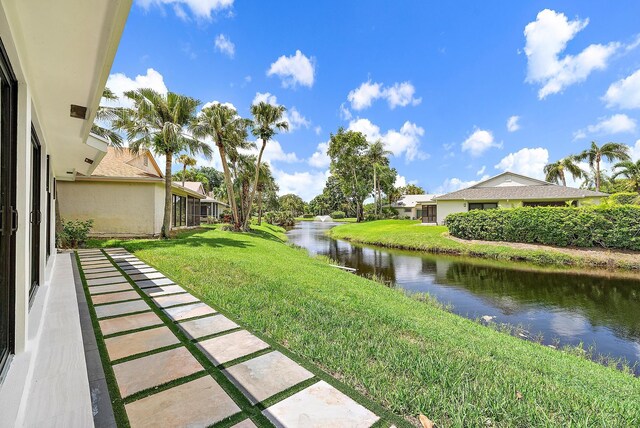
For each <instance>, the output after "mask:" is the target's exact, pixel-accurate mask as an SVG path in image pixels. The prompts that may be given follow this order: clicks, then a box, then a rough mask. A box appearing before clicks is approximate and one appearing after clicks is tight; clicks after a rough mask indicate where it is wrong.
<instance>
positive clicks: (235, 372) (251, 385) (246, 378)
mask: <svg viewBox="0 0 640 428" xmlns="http://www.w3.org/2000/svg"><path fill="white" fill-rule="evenodd" d="M222 372H223V373H224V374H225V376H227V377H228V378H229V380H230V381H231V382H233V383H234V384H235V385H236V386H237V387H238V389H240V391H242V393H243V394H244V395H245V396H246V397H247V398H248V399H249V401H251V404H256V403H260V402H262V401H264V400H266V399H267V398H269V397H271V396H274V395H276V394H277V393H279V392H282V391H284V390H285V389H289V388H291V387H292V386H295V385H297V384H299V383H300V382H303V381H305V380H307V379H311V378H312V377H313V373H311V372H310V371H309V370H307V369H305V368H304V367H302V366H300V365H299V364H298V363H296V362H295V361H293V360H291V359H289V358H287V357H285V356H284V355H282V354H281V353H280V352H278V351H275V352H270V353H268V354H264V355H260V356H259V357H256V358H252V359H250V360H248V361H245V362H243V363H239V364H236V365H234V366H232V367H229V368H228V369H225V370H223V371H222Z"/></svg>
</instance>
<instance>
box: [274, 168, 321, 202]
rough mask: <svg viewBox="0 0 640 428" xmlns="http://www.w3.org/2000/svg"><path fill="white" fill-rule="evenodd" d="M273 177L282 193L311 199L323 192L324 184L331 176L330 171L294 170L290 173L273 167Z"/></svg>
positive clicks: (307, 199) (306, 199)
mask: <svg viewBox="0 0 640 428" xmlns="http://www.w3.org/2000/svg"><path fill="white" fill-rule="evenodd" d="M272 171H273V177H274V178H275V180H276V183H278V187H280V191H279V192H278V193H279V194H280V195H286V194H287V193H293V194H296V195H298V196H300V197H301V198H302V199H303V200H305V201H307V202H308V201H310V200H311V199H313V198H314V197H315V196H317V195H319V194H320V193H322V189H324V185H325V183H326V182H327V178H329V171H328V170H327V171H318V172H309V171H305V172H293V173H288V172H284V171H281V170H279V169H277V168H273V169H272Z"/></svg>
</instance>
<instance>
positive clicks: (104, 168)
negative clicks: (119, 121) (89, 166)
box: [91, 147, 162, 178]
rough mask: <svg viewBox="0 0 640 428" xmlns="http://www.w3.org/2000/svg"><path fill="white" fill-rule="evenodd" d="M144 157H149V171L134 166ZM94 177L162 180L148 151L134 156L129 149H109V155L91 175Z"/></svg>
mask: <svg viewBox="0 0 640 428" xmlns="http://www.w3.org/2000/svg"><path fill="white" fill-rule="evenodd" d="M143 156H148V157H149V158H150V159H149V162H148V169H143V168H144V167H138V166H135V165H134V163H135V162H134V161H135V160H136V159H137V158H139V157H143ZM91 176H92V177H118V178H162V175H161V174H160V173H159V171H158V170H157V169H156V166H155V161H154V160H153V158H152V157H151V155H150V154H149V153H148V152H146V151H141V152H140V153H138V154H133V153H131V151H130V150H129V149H127V148H124V149H120V150H118V149H114V148H113V147H109V148H108V149H107V154H106V155H105V156H104V158H103V159H102V161H101V162H100V164H99V165H98V166H97V167H96V169H95V170H94V171H93V174H91Z"/></svg>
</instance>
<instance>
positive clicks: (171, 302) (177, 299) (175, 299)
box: [152, 293, 200, 308]
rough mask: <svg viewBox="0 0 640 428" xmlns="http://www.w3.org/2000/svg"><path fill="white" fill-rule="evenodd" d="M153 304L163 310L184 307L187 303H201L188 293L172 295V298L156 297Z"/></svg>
mask: <svg viewBox="0 0 640 428" xmlns="http://www.w3.org/2000/svg"><path fill="white" fill-rule="evenodd" d="M152 300H153V302H154V303H155V304H156V305H158V306H159V307H161V308H168V307H170V306H176V305H183V304H185V303H197V302H199V301H200V299H198V298H197V297H194V296H192V295H191V294H188V293H183V294H171V295H170V296H159V297H154V298H153V299H152Z"/></svg>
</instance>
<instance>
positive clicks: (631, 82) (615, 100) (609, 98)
mask: <svg viewBox="0 0 640 428" xmlns="http://www.w3.org/2000/svg"><path fill="white" fill-rule="evenodd" d="M602 99H603V100H604V101H605V102H606V103H607V107H619V108H640V70H638V71H636V72H635V73H633V74H631V75H630V76H627V77H626V78H624V79H621V80H618V81H617V82H614V83H612V84H611V86H609V89H607V93H606V94H604V96H603V97H602Z"/></svg>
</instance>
